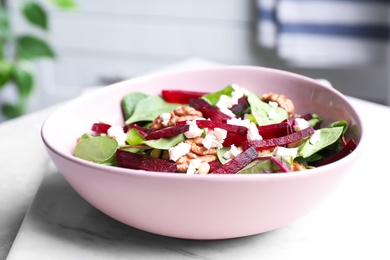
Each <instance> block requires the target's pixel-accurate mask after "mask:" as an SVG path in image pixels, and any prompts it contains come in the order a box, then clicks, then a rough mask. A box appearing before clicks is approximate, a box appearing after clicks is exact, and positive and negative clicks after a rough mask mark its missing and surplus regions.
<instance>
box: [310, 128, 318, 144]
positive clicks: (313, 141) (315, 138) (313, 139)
mask: <svg viewBox="0 0 390 260" xmlns="http://www.w3.org/2000/svg"><path fill="white" fill-rule="evenodd" d="M320 139H321V132H320V131H319V130H316V131H314V133H313V134H312V135H311V136H310V140H309V142H310V143H311V144H312V145H315V144H316V143H318V142H319V141H320Z"/></svg>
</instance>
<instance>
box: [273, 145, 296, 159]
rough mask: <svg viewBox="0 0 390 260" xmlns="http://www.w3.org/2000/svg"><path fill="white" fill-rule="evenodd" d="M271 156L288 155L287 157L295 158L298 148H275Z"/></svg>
mask: <svg viewBox="0 0 390 260" xmlns="http://www.w3.org/2000/svg"><path fill="white" fill-rule="evenodd" d="M273 154H274V155H275V156H288V155H289V156H291V157H293V158H295V157H297V155H298V147H295V148H286V147H281V146H277V147H276V148H275V149H274V152H273Z"/></svg>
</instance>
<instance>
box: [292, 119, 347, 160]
mask: <svg viewBox="0 0 390 260" xmlns="http://www.w3.org/2000/svg"><path fill="white" fill-rule="evenodd" d="M343 130H344V128H343V127H342V126H338V127H326V128H321V129H319V130H316V131H320V140H319V141H318V142H317V143H316V144H311V143H310V138H306V139H305V141H304V142H302V143H301V144H300V145H299V148H298V155H299V156H302V157H303V158H307V157H309V156H311V155H313V154H315V153H317V152H318V151H320V150H322V149H324V148H325V147H327V146H329V145H332V144H333V143H335V142H336V141H337V140H339V138H340V137H341V135H342V133H343Z"/></svg>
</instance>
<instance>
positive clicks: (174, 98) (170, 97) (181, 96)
mask: <svg viewBox="0 0 390 260" xmlns="http://www.w3.org/2000/svg"><path fill="white" fill-rule="evenodd" d="M206 94H208V93H206V92H197V91H186V90H163V91H161V96H162V98H163V99H164V100H165V101H166V102H169V103H176V104H188V103H189V102H190V98H200V97H202V96H204V95H206Z"/></svg>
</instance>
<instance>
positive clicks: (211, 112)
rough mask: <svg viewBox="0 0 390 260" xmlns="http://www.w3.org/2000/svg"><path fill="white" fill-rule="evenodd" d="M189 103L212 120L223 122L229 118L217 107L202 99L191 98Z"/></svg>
mask: <svg viewBox="0 0 390 260" xmlns="http://www.w3.org/2000/svg"><path fill="white" fill-rule="evenodd" d="M189 105H190V106H191V107H193V108H195V109H196V110H199V111H200V112H202V114H203V116H204V117H205V118H210V119H211V120H213V121H218V122H223V121H224V120H228V119H231V117H230V116H228V115H226V114H225V113H222V112H221V111H220V110H219V108H218V107H216V106H213V105H211V104H209V103H208V102H207V101H206V100H204V99H201V98H191V99H190V102H189Z"/></svg>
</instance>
